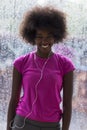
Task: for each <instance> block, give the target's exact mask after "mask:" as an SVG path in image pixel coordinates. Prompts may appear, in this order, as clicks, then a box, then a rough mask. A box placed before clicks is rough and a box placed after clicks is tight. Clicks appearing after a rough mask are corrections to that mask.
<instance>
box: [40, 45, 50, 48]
mask: <svg viewBox="0 0 87 130" xmlns="http://www.w3.org/2000/svg"><path fill="white" fill-rule="evenodd" d="M41 47H42V48H48V47H50V44H46V45H44V44H42V45H41Z"/></svg>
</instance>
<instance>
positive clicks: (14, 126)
mask: <svg viewBox="0 0 87 130" xmlns="http://www.w3.org/2000/svg"><path fill="white" fill-rule="evenodd" d="M49 55H50V53H49ZM49 55H48V58H47V60H46V61H45V63H44V65H43V67H42V69H40V68H39V66H38V64H37V62H36V55H35V53H34V61H35V64H36V66H37V68H38V69H39V70H40V71H41V75H40V78H39V80H38V82H37V83H36V85H35V92H36V97H35V99H34V101H33V103H32V109H31V112H29V113H28V114H27V115H26V117H25V118H24V121H23V125H22V126H18V125H16V124H14V125H13V126H12V123H13V122H14V119H13V120H11V122H10V124H9V127H10V128H18V129H22V128H24V126H25V121H26V119H27V117H29V116H30V115H31V113H32V111H33V106H34V104H35V103H36V101H37V98H38V95H37V87H38V84H39V83H40V81H41V79H42V77H43V71H44V68H45V66H46V64H47V62H48V60H49Z"/></svg>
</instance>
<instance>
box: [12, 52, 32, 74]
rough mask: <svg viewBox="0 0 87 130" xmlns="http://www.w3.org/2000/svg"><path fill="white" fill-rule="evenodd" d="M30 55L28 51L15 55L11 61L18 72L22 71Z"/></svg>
mask: <svg viewBox="0 0 87 130" xmlns="http://www.w3.org/2000/svg"><path fill="white" fill-rule="evenodd" d="M30 56H31V57H32V53H28V54H25V55H21V56H19V57H17V58H16V59H15V60H14V61H13V65H14V67H15V68H16V69H17V70H18V71H19V72H22V70H23V67H24V65H25V64H26V63H27V62H28V61H29V59H30Z"/></svg>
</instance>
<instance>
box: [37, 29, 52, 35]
mask: <svg viewBox="0 0 87 130" xmlns="http://www.w3.org/2000/svg"><path fill="white" fill-rule="evenodd" d="M36 34H37V35H52V33H51V31H49V30H46V29H39V30H37V33H36Z"/></svg>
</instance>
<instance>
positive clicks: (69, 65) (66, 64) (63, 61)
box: [56, 53, 75, 74]
mask: <svg viewBox="0 0 87 130" xmlns="http://www.w3.org/2000/svg"><path fill="white" fill-rule="evenodd" d="M56 57H57V59H58V63H59V65H60V66H61V68H62V71H63V74H66V73H68V72H69V71H73V70H74V69H75V65H74V63H73V62H72V60H71V59H70V58H68V57H67V56H64V55H62V54H59V53H56Z"/></svg>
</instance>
